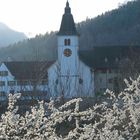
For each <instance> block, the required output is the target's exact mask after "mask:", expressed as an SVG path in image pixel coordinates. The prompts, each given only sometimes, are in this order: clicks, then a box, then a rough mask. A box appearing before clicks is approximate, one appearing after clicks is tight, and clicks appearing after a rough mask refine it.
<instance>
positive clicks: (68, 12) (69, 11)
mask: <svg viewBox="0 0 140 140" xmlns="http://www.w3.org/2000/svg"><path fill="white" fill-rule="evenodd" d="M65 13H67V14H71V8H70V7H69V2H68V1H67V3H66V7H65Z"/></svg>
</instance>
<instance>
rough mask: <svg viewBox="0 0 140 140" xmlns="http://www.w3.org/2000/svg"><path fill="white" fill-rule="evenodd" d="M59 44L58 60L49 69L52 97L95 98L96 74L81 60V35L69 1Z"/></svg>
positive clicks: (59, 34) (58, 40)
mask: <svg viewBox="0 0 140 140" xmlns="http://www.w3.org/2000/svg"><path fill="white" fill-rule="evenodd" d="M57 42H58V60H57V61H56V62H55V63H54V64H53V65H52V66H51V67H50V68H49V69H48V75H49V76H48V81H49V82H48V87H49V94H50V96H54V97H55V96H64V97H66V98H67V97H68V98H69V97H89V96H90V97H91V96H92V97H93V96H94V73H93V72H92V71H91V70H90V68H89V67H88V66H86V65H85V64H84V63H83V62H82V61H81V60H80V59H79V56H78V51H79V35H78V33H77V30H76V27H75V23H74V20H73V16H72V14H71V8H70V7H69V3H68V1H67V3H66V7H65V13H64V15H63V17H62V22H61V26H60V30H59V32H58V33H57Z"/></svg>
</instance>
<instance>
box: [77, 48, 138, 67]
mask: <svg viewBox="0 0 140 140" xmlns="http://www.w3.org/2000/svg"><path fill="white" fill-rule="evenodd" d="M132 52H140V46H135V47H132V48H131V47H129V46H104V47H94V49H93V50H86V51H85V50H83V51H82V50H80V51H79V57H80V60H82V61H83V62H84V63H85V64H86V65H88V66H89V67H90V68H93V69H116V68H118V66H119V63H120V60H122V59H123V58H129V57H130V56H131V55H132Z"/></svg>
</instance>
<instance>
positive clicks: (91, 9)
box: [0, 0, 130, 37]
mask: <svg viewBox="0 0 140 140" xmlns="http://www.w3.org/2000/svg"><path fill="white" fill-rule="evenodd" d="M66 1H67V0H0V22H3V23H5V24H6V25H8V26H9V27H10V28H12V29H14V30H16V31H19V32H24V33H25V34H26V35H27V36H28V37H33V36H35V35H36V34H45V33H46V32H50V31H56V30H59V27H60V23H61V19H62V15H63V13H64V8H65V4H66ZM127 1H130V0H69V3H70V7H71V11H72V14H73V16H74V20H75V22H76V23H78V22H81V21H83V20H86V18H87V17H88V18H94V17H96V16H98V15H100V14H102V13H104V12H106V11H110V10H112V9H115V8H117V7H118V6H119V5H121V4H123V3H126V2H127Z"/></svg>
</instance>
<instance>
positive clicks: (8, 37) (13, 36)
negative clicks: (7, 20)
mask: <svg viewBox="0 0 140 140" xmlns="http://www.w3.org/2000/svg"><path fill="white" fill-rule="evenodd" d="M23 39H27V37H26V36H25V35H24V34H23V33H20V32H17V31H14V30H12V29H10V28H9V27H8V26H7V25H5V24H4V23H1V22H0V47H5V46H8V45H9V44H13V43H15V42H18V41H21V40H23Z"/></svg>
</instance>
